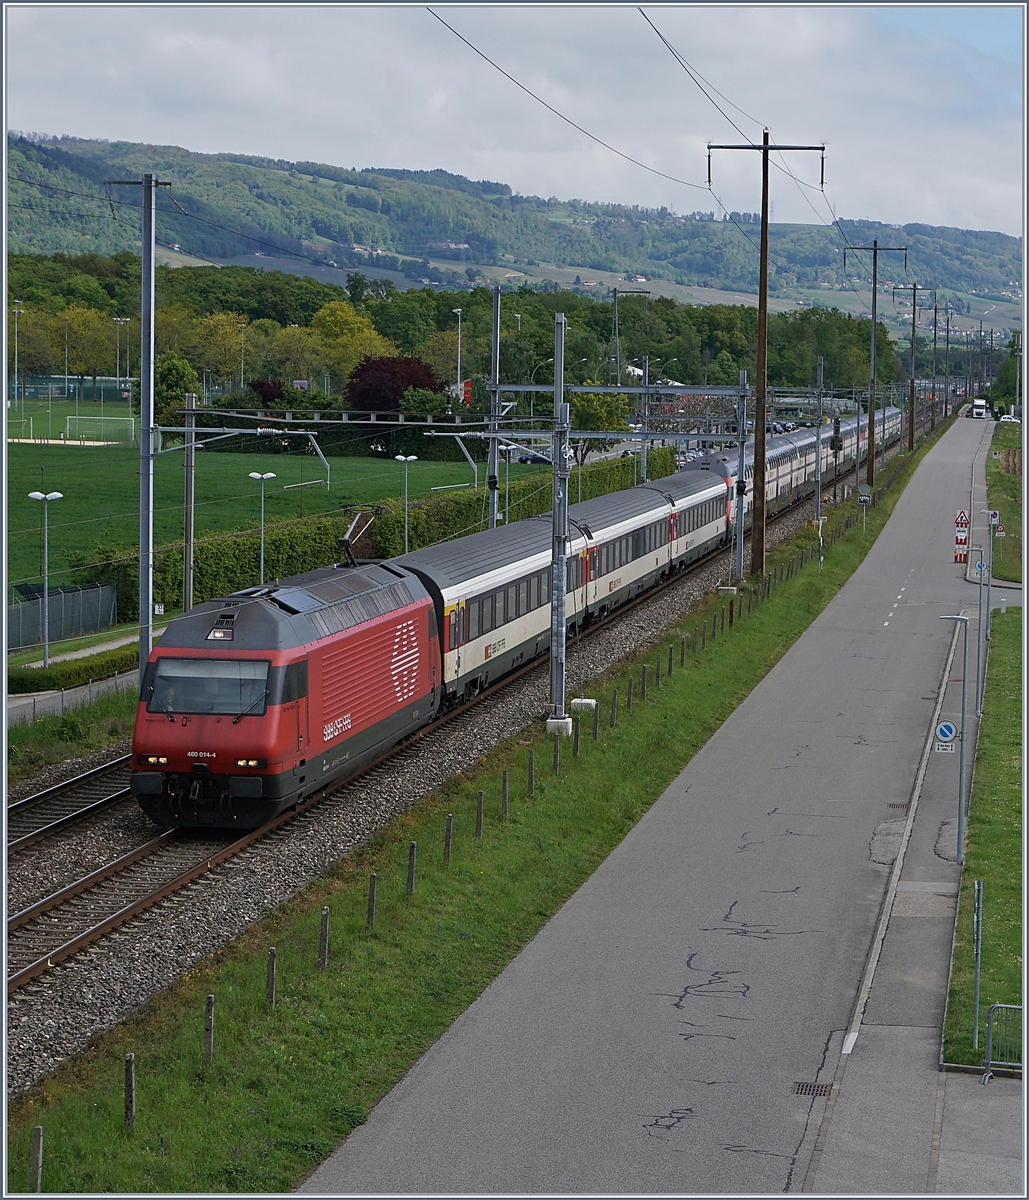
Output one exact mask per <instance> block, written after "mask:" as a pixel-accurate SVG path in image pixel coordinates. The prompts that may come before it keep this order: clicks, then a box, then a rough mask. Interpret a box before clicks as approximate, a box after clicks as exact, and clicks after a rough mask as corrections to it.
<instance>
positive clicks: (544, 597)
mask: <svg viewBox="0 0 1029 1200" xmlns="http://www.w3.org/2000/svg"><path fill="white" fill-rule="evenodd" d="M549 603H550V572H549V571H544V572H542V574H541V575H540V604H549Z"/></svg>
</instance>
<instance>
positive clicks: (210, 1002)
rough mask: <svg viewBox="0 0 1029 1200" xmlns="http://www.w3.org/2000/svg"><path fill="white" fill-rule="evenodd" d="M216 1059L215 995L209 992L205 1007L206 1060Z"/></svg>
mask: <svg viewBox="0 0 1029 1200" xmlns="http://www.w3.org/2000/svg"><path fill="white" fill-rule="evenodd" d="M213 1061H214V996H212V995H210V994H208V997H207V1003H206V1005H205V1007H204V1062H205V1063H211V1062H213Z"/></svg>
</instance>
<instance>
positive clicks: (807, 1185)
mask: <svg viewBox="0 0 1029 1200" xmlns="http://www.w3.org/2000/svg"><path fill="white" fill-rule="evenodd" d="M959 632H960V626H959V625H958V623H957V622H955V623H954V630H953V632H952V634H951V638H950V648H949V649H948V651H947V659H946V662H945V663H944V666H943V671H942V673H941V676H940V683H939V690H938V694H937V697H936V704H935V706H934V708H933V715H932V720H931V721H930V722H929V729H928V731H927V733H926V738H925V742H924V744H923V746H922V754H921V758H920V760H919V764H918V770H917V771H916V772H915V780H914V783H913V785H912V788H911V797H910V799H909V800H908V815H907V821H906V822H905V825H904V833H903V835H902V836H901V839H900V847H899V849H898V851H897V857H896V858H895V859H894V862H893V869H892V871H891V872H890V878H889V882H888V883H887V885H886V892H885V894H884V895H883V901H882V905H881V907H880V909H879V920H878V923H877V924H876V929H875V934H874V935H873V937H872V944H871V946H870V948H869V951H868V958H867V960H866V962H865V970H864V973H863V975H862V979H861V985H860V987H859V988H858V994H857V997H856V998H855V1001H854V1008H853V1010H852V1012H851V1018H850V1021H849V1022H848V1023H847V1032H846V1034H845V1035H844V1038H843V1049H842V1050H841V1051H840V1061H839V1065H838V1066H837V1068H836V1074H835V1075H834V1076H833V1082H832V1088H831V1091H830V1093H829V1099H828V1102H827V1103H826V1106H825V1112H824V1113H823V1114H822V1120H821V1123H820V1125H819V1129H818V1134H817V1135H816V1137H815V1148H814V1149H813V1150H812V1151H811V1159H810V1161H809V1162H808V1166H807V1171H806V1172H805V1173H804V1183H803V1185H802V1186H801V1191H802V1192H811V1191H813V1190H814V1183H815V1175H816V1174H817V1172H818V1167H819V1165H820V1164H821V1159H822V1152H823V1150H824V1149H825V1139H826V1136H827V1135H828V1132H829V1124H830V1122H831V1121H832V1116H833V1108H834V1106H835V1102H836V1097H837V1096H838V1095H839V1092H840V1086H841V1084H842V1083H843V1073H844V1071H845V1070H846V1067H847V1062H848V1060H849V1058H850V1055H851V1052H852V1051H853V1049H854V1045H855V1043H856V1042H857V1039H858V1034H859V1033H860V1032H861V1021H862V1018H863V1017H864V1012H865V1007H866V1006H867V1004H868V997H869V996H870V994H871V991H872V984H873V982H874V980H875V971H876V968H877V967H878V965H879V956H880V954H881V953H882V947H883V942H884V941H885V940H886V930H887V928H888V926H889V923H890V916H891V915H892V913H893V902H894V900H895V898H896V895H897V885H898V884H899V883H900V876H901V872H902V871H903V869H904V856H905V854H906V853H907V848H908V842H909V841H910V840H911V831H912V829H913V828H914V824H915V816H916V814H917V812H918V801H919V798H920V796H921V794H922V784H923V782H924V780H925V773H926V771H927V769H928V767H929V755H930V754H931V753H932V744H933V738H934V734H935V730H936V725H937V723H938V722H939V719H940V713H941V712H942V711H943V705H944V701H945V699H946V695H947V685H948V683H949V682H950V672H951V668H952V667H953V665H954V655H955V653H956V651H957V646H958V634H959Z"/></svg>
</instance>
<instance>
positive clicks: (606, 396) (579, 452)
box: [568, 381, 629, 467]
mask: <svg viewBox="0 0 1029 1200" xmlns="http://www.w3.org/2000/svg"><path fill="white" fill-rule="evenodd" d="M594 382H595V381H594ZM568 411H569V415H570V416H571V423H572V429H590V430H601V429H609V430H611V432H612V433H614V432H623V431H624V432H625V433H628V432H629V397H628V396H622V395H614V394H612V393H611V392H572V393H570V394H569V397H568ZM613 445H614V442H600V441H597V440H595V439H592V438H591V439H589V440H584V441H580V442H577V443H576V445H575V460H576V462H577V463H578V464H579V466H580V467H581V466H582V465H583V463H584V462H585V461H586V456H587V455H588V454H589V452H590V451H591V450H606V449H610V447H611V446H613Z"/></svg>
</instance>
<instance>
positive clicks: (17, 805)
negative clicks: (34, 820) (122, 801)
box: [7, 754, 132, 818]
mask: <svg viewBox="0 0 1029 1200" xmlns="http://www.w3.org/2000/svg"><path fill="white" fill-rule="evenodd" d="M131 761H132V755H131V754H123V755H122V757H121V758H115V759H112V761H111V762H107V763H103V764H101V765H100V766H99V767H94V768H93V769H92V770H91V771H85V772H83V774H81V775H76V776H75V777H74V778H73V779H66V780H64V782H63V783H55V784H54V786H53V787H51V788H46V789H44V790H43V791H42V792H36V793H35V795H33V796H26V797H25V799H24V800H15V801H14V803H13V804H8V806H7V816H8V818H10V815H11V813H15V812H24V811H26V810H27V809H29V808H32V807H34V806H35V805H37V804H41V803H42V802H43V801H44V800H53V799H54V798H55V797H56V796H60V795H61V794H62V793H64V792H68V791H71V789H72V788H76V787H80V786H81V785H82V784H84V783H87V782H88V781H89V780H91V779H96V778H97V777H99V776H101V775H104V774H106V773H108V772H110V771H114V770H115V769H116V768H118V767H125V766H128V765H129V763H130V762H131Z"/></svg>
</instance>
